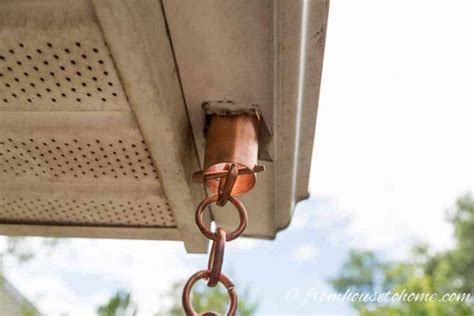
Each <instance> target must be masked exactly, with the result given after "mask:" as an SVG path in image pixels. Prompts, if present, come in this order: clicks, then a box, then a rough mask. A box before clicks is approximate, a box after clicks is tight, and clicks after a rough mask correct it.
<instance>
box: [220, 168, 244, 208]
mask: <svg viewBox="0 0 474 316" xmlns="http://www.w3.org/2000/svg"><path fill="white" fill-rule="evenodd" d="M224 169H225V170H227V175H226V176H225V177H222V178H220V180H219V187H218V189H217V194H218V195H219V199H218V200H217V205H219V206H224V205H226V203H227V201H228V200H229V197H230V195H231V193H232V189H233V188H234V184H235V182H236V181H237V177H238V176H239V167H238V166H237V164H235V163H231V164H227V165H226V166H225V168H224Z"/></svg>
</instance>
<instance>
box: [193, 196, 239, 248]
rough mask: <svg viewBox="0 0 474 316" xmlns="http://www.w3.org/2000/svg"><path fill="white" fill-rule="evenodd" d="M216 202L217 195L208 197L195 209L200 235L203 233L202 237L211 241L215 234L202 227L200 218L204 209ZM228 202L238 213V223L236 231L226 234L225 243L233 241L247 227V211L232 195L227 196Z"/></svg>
mask: <svg viewBox="0 0 474 316" xmlns="http://www.w3.org/2000/svg"><path fill="white" fill-rule="evenodd" d="M218 200H219V196H218V195H217V194H215V195H211V196H208V197H207V198H205V199H204V200H203V201H202V202H201V203H200V204H199V205H198V207H197V209H196V224H197V226H198V228H199V230H200V231H201V233H203V235H204V236H206V237H207V238H209V239H212V240H216V238H217V234H216V233H213V232H212V231H210V230H209V229H207V228H206V227H205V226H204V222H203V218H202V217H203V214H204V211H205V210H206V208H207V207H208V206H209V205H211V204H212V203H216V202H217V201H218ZM229 201H230V202H231V203H232V204H233V205H234V206H235V208H236V209H237V211H238V212H239V219H240V223H239V226H238V227H237V229H236V230H234V231H233V232H231V233H229V234H227V236H226V241H231V240H234V239H235V238H237V237H239V236H240V235H242V233H243V232H244V230H245V227H246V226H247V210H246V209H245V206H244V205H243V204H242V202H240V201H239V200H237V199H236V198H235V197H233V196H232V195H231V196H229Z"/></svg>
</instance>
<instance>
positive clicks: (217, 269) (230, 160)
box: [182, 114, 264, 316]
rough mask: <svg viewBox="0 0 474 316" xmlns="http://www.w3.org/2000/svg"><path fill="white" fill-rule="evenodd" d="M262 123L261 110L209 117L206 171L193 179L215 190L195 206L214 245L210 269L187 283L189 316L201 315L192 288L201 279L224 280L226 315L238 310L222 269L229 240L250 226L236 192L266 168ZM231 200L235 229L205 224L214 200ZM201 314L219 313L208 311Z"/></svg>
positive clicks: (202, 228) (185, 305) (200, 224)
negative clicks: (260, 160) (261, 157)
mask: <svg viewBox="0 0 474 316" xmlns="http://www.w3.org/2000/svg"><path fill="white" fill-rule="evenodd" d="M259 123H260V117H259V115H258V114H241V115H234V116H232V115H231V116H221V115H212V116H211V117H210V118H209V122H208V126H207V131H206V150H205V158H204V168H203V170H204V171H202V172H201V171H198V172H196V173H194V175H193V180H194V181H195V182H198V183H203V184H204V185H205V186H206V187H207V188H208V189H209V190H210V192H212V194H211V195H209V196H208V197H206V198H205V199H204V200H203V201H202V202H201V203H200V204H199V205H198V207H197V209H196V224H197V226H198V228H199V230H200V231H201V233H202V234H203V235H204V236H206V237H207V238H209V239H210V240H212V248H211V252H210V255H209V262H208V266H207V269H205V270H201V271H199V272H196V273H195V274H193V275H192V276H191V277H190V278H189V280H188V281H187V282H186V284H185V286H184V289H183V301H182V303H183V309H184V312H185V313H186V316H197V315H198V313H197V312H196V311H195V310H194V309H193V307H192V304H191V290H192V287H193V285H194V283H196V282H197V281H199V280H201V279H205V280H207V285H208V286H209V287H214V286H216V285H217V284H218V283H222V285H224V286H225V287H226V289H227V292H228V294H229V300H230V302H229V307H228V310H227V315H229V316H233V315H235V314H236V312H237V302H238V299H237V293H236V290H235V288H234V284H233V283H232V280H230V279H229V278H228V277H227V276H226V275H225V274H223V273H222V272H221V269H222V263H223V260H224V249H225V244H226V242H227V241H231V240H234V239H236V238H238V237H239V236H241V235H242V233H243V232H244V230H245V227H246V226H247V210H246V209H245V206H244V205H243V204H242V202H240V201H239V200H238V199H237V198H236V196H238V195H241V194H243V193H245V192H248V191H250V190H251V189H252V188H253V187H254V185H255V182H256V180H257V177H256V173H258V172H261V171H263V170H264V168H263V166H258V165H257V159H258V126H259ZM229 201H230V203H231V204H232V205H233V206H234V207H235V208H236V210H237V212H238V214H239V220H240V221H239V225H238V227H237V228H236V229H235V230H234V231H232V232H227V231H226V230H225V229H224V228H222V227H219V226H218V227H217V229H216V230H215V231H214V232H213V231H211V230H210V229H209V228H207V227H206V225H205V224H204V220H203V215H204V211H205V210H206V209H207V208H208V206H210V205H211V204H213V203H215V204H216V205H218V206H221V207H222V206H224V205H225V204H226V203H227V202H229ZM201 315H207V316H211V315H217V314H215V313H213V312H206V313H204V314H201Z"/></svg>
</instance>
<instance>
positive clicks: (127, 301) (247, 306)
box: [97, 280, 258, 316]
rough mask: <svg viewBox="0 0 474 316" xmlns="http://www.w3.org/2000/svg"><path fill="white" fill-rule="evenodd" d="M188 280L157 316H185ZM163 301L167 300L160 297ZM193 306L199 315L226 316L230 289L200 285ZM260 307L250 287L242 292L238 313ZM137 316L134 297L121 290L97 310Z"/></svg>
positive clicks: (243, 315) (247, 314)
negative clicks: (214, 315)
mask: <svg viewBox="0 0 474 316" xmlns="http://www.w3.org/2000/svg"><path fill="white" fill-rule="evenodd" d="M184 283H185V281H184V280H183V281H182V282H176V283H175V284H173V285H172V287H171V290H170V292H169V293H168V295H167V296H166V299H167V300H169V301H170V302H171V304H170V306H169V307H167V308H164V309H163V310H160V311H159V312H157V313H156V314H155V316H185V315H184V312H183V308H182V306H181V291H182V288H183V285H184ZM157 299H161V300H163V298H157ZM192 302H193V307H194V309H195V310H196V311H197V312H200V313H203V312H216V313H218V314H219V315H225V313H226V311H227V306H228V303H229V298H228V294H227V290H226V289H225V288H224V287H222V286H220V285H217V286H216V287H214V288H208V287H207V286H206V285H205V284H202V282H201V283H199V284H196V286H195V287H194V288H193V296H192ZM257 308H258V302H257V300H255V299H252V298H251V295H250V290H249V289H248V288H246V289H245V290H244V291H242V292H240V293H239V304H238V309H237V311H238V312H237V314H238V315H239V316H252V315H255V312H256V311H257ZM136 313H137V305H136V304H135V303H134V302H133V301H132V298H131V295H130V294H129V293H127V292H124V291H119V292H117V293H116V294H115V295H113V296H112V297H111V298H110V300H109V301H108V302H107V303H105V304H104V305H102V306H99V307H98V308H97V315H98V316H134V315H136Z"/></svg>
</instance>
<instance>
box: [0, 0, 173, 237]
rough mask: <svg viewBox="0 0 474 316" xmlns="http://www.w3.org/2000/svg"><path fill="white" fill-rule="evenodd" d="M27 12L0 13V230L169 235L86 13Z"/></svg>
mask: <svg viewBox="0 0 474 316" xmlns="http://www.w3.org/2000/svg"><path fill="white" fill-rule="evenodd" d="M30 4H31V2H30V3H14V2H9V3H4V4H3V5H0V111H1V112H0V123H1V124H0V131H1V133H0V181H1V184H0V192H1V194H0V224H32V225H53V226H54V225H63V226H64V225H71V226H101V227H132V228H133V227H135V228H136V227H150V228H175V227H176V223H175V219H174V216H173V213H172V212H171V209H170V206H169V204H168V201H167V199H166V197H165V194H164V193H163V191H162V189H161V187H160V182H159V179H158V173H157V170H156V166H155V165H154V163H153V160H152V158H151V156H150V154H149V152H148V147H147V145H146V143H145V141H144V139H143V136H142V134H141V132H140V130H139V128H138V125H137V122H136V119H135V116H134V115H133V112H132V111H131V109H130V105H129V103H128V101H127V98H126V94H125V92H124V90H123V87H122V84H121V82H120V80H119V77H118V74H117V71H116V69H115V66H114V61H113V60H112V58H111V54H110V52H109V49H108V48H107V45H106V44H105V42H104V39H103V37H102V34H101V30H100V28H99V26H98V23H97V21H96V18H95V16H94V12H93V10H92V8H91V7H90V5H89V4H88V2H86V1H49V2H48V3H45V4H40V3H39V2H37V3H35V5H36V7H31V8H30V7H27V5H30ZM32 232H33V231H32ZM63 234H64V235H68V232H67V228H65V230H64V231H63ZM122 237H134V236H132V235H130V236H127V234H125V235H122ZM154 237H156V238H160V237H159V233H158V234H157V235H156V236H154Z"/></svg>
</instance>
